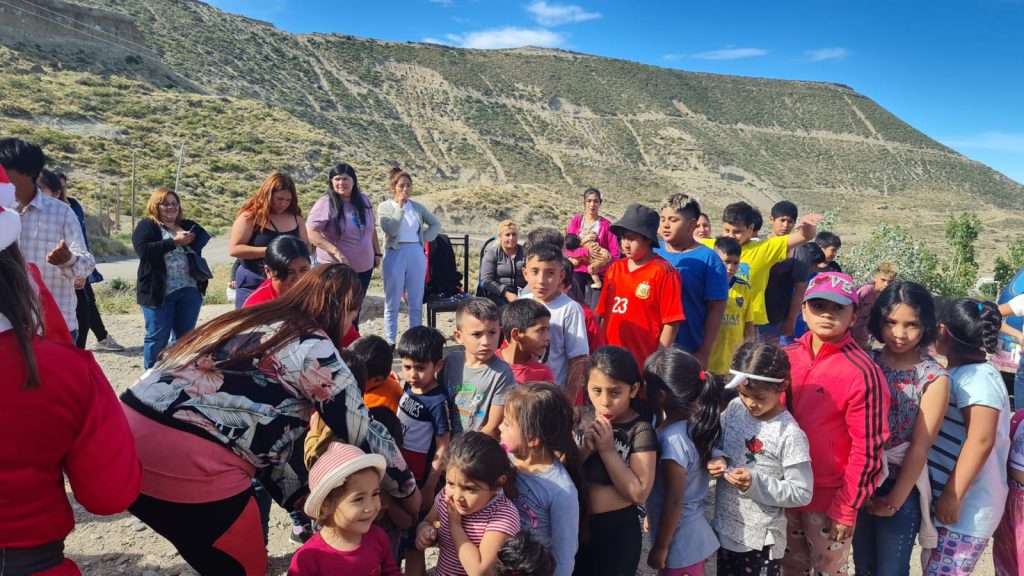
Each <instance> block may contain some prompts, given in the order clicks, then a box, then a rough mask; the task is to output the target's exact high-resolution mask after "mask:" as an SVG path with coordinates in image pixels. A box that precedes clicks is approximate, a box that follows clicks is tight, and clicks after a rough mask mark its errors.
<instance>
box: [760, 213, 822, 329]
mask: <svg viewBox="0 0 1024 576" xmlns="http://www.w3.org/2000/svg"><path fill="white" fill-rule="evenodd" d="M798 215H799V212H798V210H797V207H796V204H794V203H792V202H790V201H789V200H782V201H780V202H776V203H775V205H774V206H772V211H771V216H769V222H771V226H772V229H771V232H770V233H769V235H768V238H777V237H781V236H788V235H789V233H790V232H792V231H793V227H794V226H796V223H797V218H798ZM795 252H796V249H795V248H791V249H790V250H789V253H788V257H787V258H786V259H785V260H783V261H782V262H779V263H777V264H775V265H774V266H772V267H771V271H770V272H769V273H768V284H767V285H765V289H764V305H765V311H766V313H767V315H768V323H767V324H763V325H761V326H758V327H757V332H758V334H759V335H760V336H761V337H763V338H765V339H766V341H770V342H772V343H779V344H782V345H785V344H788V343H789V339H790V338H792V336H793V332H794V331H795V329H796V317H797V315H798V314H799V313H800V302H801V301H802V300H803V297H804V290H805V289H806V288H807V277H808V276H809V275H810V273H811V271H810V269H809V268H808V266H807V264H806V263H805V262H804V261H803V260H800V259H798V258H794V253H795Z"/></svg>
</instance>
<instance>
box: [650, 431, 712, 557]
mask: <svg viewBox="0 0 1024 576" xmlns="http://www.w3.org/2000/svg"><path fill="white" fill-rule="evenodd" d="M689 426H690V423H689V422H688V421H686V420H682V421H680V422H676V423H674V424H669V425H668V426H665V427H664V428H662V429H660V430H658V468H657V471H656V472H655V474H654V486H653V487H652V488H651V495H650V496H649V497H648V498H647V512H648V513H649V514H650V515H651V522H650V525H651V531H652V534H651V540H652V541H654V540H655V539H656V538H657V536H658V527H659V526H660V522H661V509H662V508H663V507H664V505H665V491H666V489H667V486H666V485H665V474H664V473H663V472H662V470H661V467H662V462H664V461H665V460H672V461H674V462H676V463H677V464H679V465H680V466H682V467H683V468H685V469H686V486H685V490H684V494H685V497H686V503H685V504H684V505H683V513H682V515H681V516H680V517H679V524H678V527H677V528H676V533H675V535H674V536H673V537H672V544H670V545H669V547H668V559H667V560H666V561H665V568H672V569H678V568H685V567H687V566H690V565H692V564H696V563H697V562H700V561H701V560H704V559H705V558H707V557H708V556H711V555H712V554H714V552H715V550H718V538H717V537H716V536H715V532H714V530H712V529H711V524H710V523H709V522H708V519H707V517H706V516H705V515H704V495H705V494H707V492H708V482H709V478H708V469H707V463H706V462H702V461H701V459H700V454H699V453H698V452H697V447H696V446H694V444H693V440H691V439H690V428H689Z"/></svg>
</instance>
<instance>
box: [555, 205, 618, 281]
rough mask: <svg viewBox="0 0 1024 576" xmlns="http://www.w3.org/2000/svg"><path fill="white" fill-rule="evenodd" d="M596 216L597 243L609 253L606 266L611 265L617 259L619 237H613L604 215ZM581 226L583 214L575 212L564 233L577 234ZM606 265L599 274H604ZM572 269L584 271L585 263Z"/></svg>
mask: <svg viewBox="0 0 1024 576" xmlns="http://www.w3.org/2000/svg"><path fill="white" fill-rule="evenodd" d="M598 218H599V219H598V221H597V243H598V244H600V245H601V247H602V248H604V249H605V250H607V251H608V253H609V254H611V256H612V258H611V260H609V261H608V266H611V265H612V262H615V261H616V260H618V259H619V239H618V238H616V237H615V234H612V231H611V226H612V222H611V220H609V219H607V218H605V217H604V216H599V217H598ZM582 228H583V214H577V215H575V216H573V217H572V220H570V221H569V227H568V228H566V229H565V233H566V234H577V235H579V234H580V230H581V229H582ZM608 266H605V268H604V270H601V274H604V272H605V270H607V269H608ZM574 270H575V271H576V272H584V273H586V272H587V265H586V264H580V265H579V266H577V267H576V268H575V269H574Z"/></svg>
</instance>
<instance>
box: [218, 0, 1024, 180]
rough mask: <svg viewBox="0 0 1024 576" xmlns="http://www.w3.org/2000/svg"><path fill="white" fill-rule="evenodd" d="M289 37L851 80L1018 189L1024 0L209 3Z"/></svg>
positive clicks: (1023, 122) (1023, 176)
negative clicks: (538, 50) (328, 36)
mask: <svg viewBox="0 0 1024 576" xmlns="http://www.w3.org/2000/svg"><path fill="white" fill-rule="evenodd" d="M209 1H210V3H211V4H213V5H214V6H217V7H218V8H222V9H224V10H228V11H230V12H235V13H240V14H244V15H246V16H249V17H251V18H257V19H260V20H265V21H268V22H272V23H273V24H274V25H276V26H277V27H278V28H281V29H283V30H287V31H289V32H295V33H309V32H324V33H327V32H337V33H341V34H350V35H353V36H361V37H366V38H376V39H380V40H396V41H416V42H420V41H428V42H437V43H444V44H449V45H452V46H463V47H468V48H508V47H515V46H524V45H534V46H546V47H552V48H564V49H567V50H573V51H577V52H584V53H587V54H595V55H600V56H608V57H613V58H622V59H626V60H633V61H636V62H643V63H646V64H652V65H655V66H663V67H666V68H677V69H681V70H692V71H698V72H714V73H721V74H736V75H742V76H758V77H768V78H783V79H796V80H821V81H828V82H838V83H841V84H847V85H849V86H851V87H852V88H854V89H855V90H857V91H858V92H861V93H862V94H864V95H866V96H868V97H869V98H872V99H874V100H875V101H876V102H878V103H879V104H880V105H882V106H883V107H885V108H887V109H888V110H889V111H891V112H893V113H894V114H896V115H897V116H899V117H900V118H902V119H903V120H905V121H907V122H908V123H910V124H911V125H913V126H914V127H915V128H917V129H919V130H921V131H922V132H924V133H925V134H927V135H929V136H931V137H932V138H935V139H937V140H939V141H941V142H943V143H945V144H947V145H949V146H951V147H952V148H955V149H956V150H958V151H959V152H961V153H963V154H964V155H966V156H969V157H971V158H974V159H975V160H978V161H980V162H983V163H985V164H988V165H989V166H992V167H993V168H995V169H996V170H999V171H1000V172H1003V173H1004V174H1006V175H1007V176H1009V177H1011V178H1013V179H1015V180H1017V181H1018V182H1024V0H962V1H960V0H957V1H954V0H931V1H928V2H925V1H919V0H913V1H902V0H896V1H893V0H889V1H886V2H882V1H877V0H862V1H856V2H855V1H851V0H816V1H810V0H808V1H787V2H782V1H774V2H773V1H763V0H762V1H749V2H741V1H715V0H705V1H697V0H678V1H672V2H669V1H666V2H644V1H633V2H627V1H614V0H580V1H578V2H574V1H565V2H560V1H556V0H520V1H505V0H407V1H398V0H373V1H372V2H368V1H359V2H356V1H351V0H209Z"/></svg>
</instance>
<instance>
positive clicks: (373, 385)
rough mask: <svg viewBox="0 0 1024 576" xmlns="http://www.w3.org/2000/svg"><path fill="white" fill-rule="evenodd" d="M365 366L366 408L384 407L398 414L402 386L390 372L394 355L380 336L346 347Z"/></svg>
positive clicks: (362, 339)
mask: <svg viewBox="0 0 1024 576" xmlns="http://www.w3.org/2000/svg"><path fill="white" fill-rule="evenodd" d="M348 349H349V350H351V351H352V353H353V354H355V356H356V358H359V359H360V360H362V361H363V364H364V365H365V366H366V390H365V391H364V392H363V402H364V403H365V404H366V407H367V408H376V407H378V406H385V407H387V408H388V409H389V410H391V412H393V413H395V414H398V401H399V400H400V399H401V398H402V385H401V383H400V382H399V380H398V375H397V374H395V372H394V371H393V370H391V362H392V358H393V357H394V354H393V353H392V352H391V346H389V345H388V341H387V340H385V339H383V338H381V337H380V336H376V335H373V336H363V337H362V338H360V339H358V340H356V341H355V342H353V343H352V344H350V345H349V347H348Z"/></svg>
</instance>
